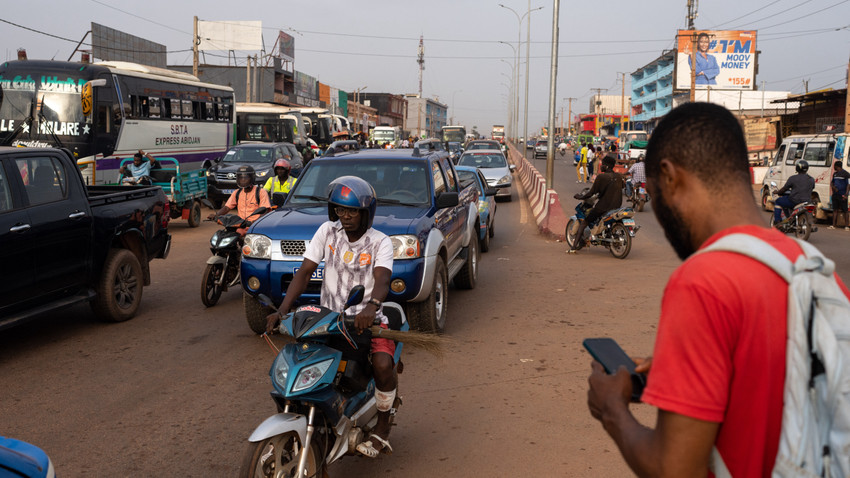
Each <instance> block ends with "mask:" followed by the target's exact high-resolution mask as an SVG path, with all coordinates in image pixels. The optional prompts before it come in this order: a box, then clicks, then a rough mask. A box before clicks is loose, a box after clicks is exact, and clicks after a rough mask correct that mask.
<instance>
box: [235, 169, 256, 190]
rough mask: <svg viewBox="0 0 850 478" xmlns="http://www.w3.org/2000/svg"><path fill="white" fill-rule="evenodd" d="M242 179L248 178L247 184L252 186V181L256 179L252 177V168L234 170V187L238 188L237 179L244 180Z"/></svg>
mask: <svg viewBox="0 0 850 478" xmlns="http://www.w3.org/2000/svg"><path fill="white" fill-rule="evenodd" d="M244 177H248V178H249V179H250V180H251V182H249V183H248V184H249V185H253V184H254V179H255V177H256V176H255V175H254V168H252V167H251V166H239V169H237V170H236V185H237V186H239V179H240V178H244ZM239 187H247V186H239Z"/></svg>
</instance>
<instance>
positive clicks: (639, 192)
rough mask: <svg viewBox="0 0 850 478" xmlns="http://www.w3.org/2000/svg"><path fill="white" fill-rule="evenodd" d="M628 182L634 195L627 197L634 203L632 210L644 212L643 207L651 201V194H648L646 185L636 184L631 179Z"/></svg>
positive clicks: (643, 183)
mask: <svg viewBox="0 0 850 478" xmlns="http://www.w3.org/2000/svg"><path fill="white" fill-rule="evenodd" d="M626 181H628V182H629V183H630V184H631V185H632V194H631V195H630V196H627V197H626V199H628V201H629V202H631V203H632V208H634V209H637V211H638V212H641V211H643V206H644V205H645V204H646V203H647V201H649V193H647V192H646V183H645V182H640V183H635V182H633V181H632V179H631V178H629V179H627V180H626Z"/></svg>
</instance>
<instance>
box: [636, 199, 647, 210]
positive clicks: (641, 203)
mask: <svg viewBox="0 0 850 478" xmlns="http://www.w3.org/2000/svg"><path fill="white" fill-rule="evenodd" d="M645 205H646V201H645V200H643V199H638V203H637V210H638V212H643V206H645Z"/></svg>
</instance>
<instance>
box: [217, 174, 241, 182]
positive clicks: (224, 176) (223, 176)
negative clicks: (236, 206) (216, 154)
mask: <svg viewBox="0 0 850 478" xmlns="http://www.w3.org/2000/svg"><path fill="white" fill-rule="evenodd" d="M231 174H232V173H231ZM227 175H228V173H215V179H216V180H218V181H233V182H234V183H235V182H236V176H234V177H232V178H228V177H227Z"/></svg>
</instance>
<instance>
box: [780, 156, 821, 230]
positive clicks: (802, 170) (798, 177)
mask: <svg viewBox="0 0 850 478" xmlns="http://www.w3.org/2000/svg"><path fill="white" fill-rule="evenodd" d="M795 169H796V170H797V174H795V175H793V176H791V177H790V178H788V181H786V182H785V185H784V186H782V187H781V188H780V189H779V190H777V191H776V195H777V196H778V197H777V198H776V202H775V203H774V206H773V223H774V225H775V227H779V223H780V222H782V210H783V209H784V210H785V215H786V216H789V215H790V211H791V210H792V209H794V207H796V206H797V205H798V204H801V203H804V202H809V201H811V200H812V191H814V189H815V179H814V178H813V177H811V176H809V174H808V172H809V163H808V162H807V161H805V160H803V159H801V160H799V161H797V165H796V167H795ZM786 192H790V194H788V195H785V193H786Z"/></svg>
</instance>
